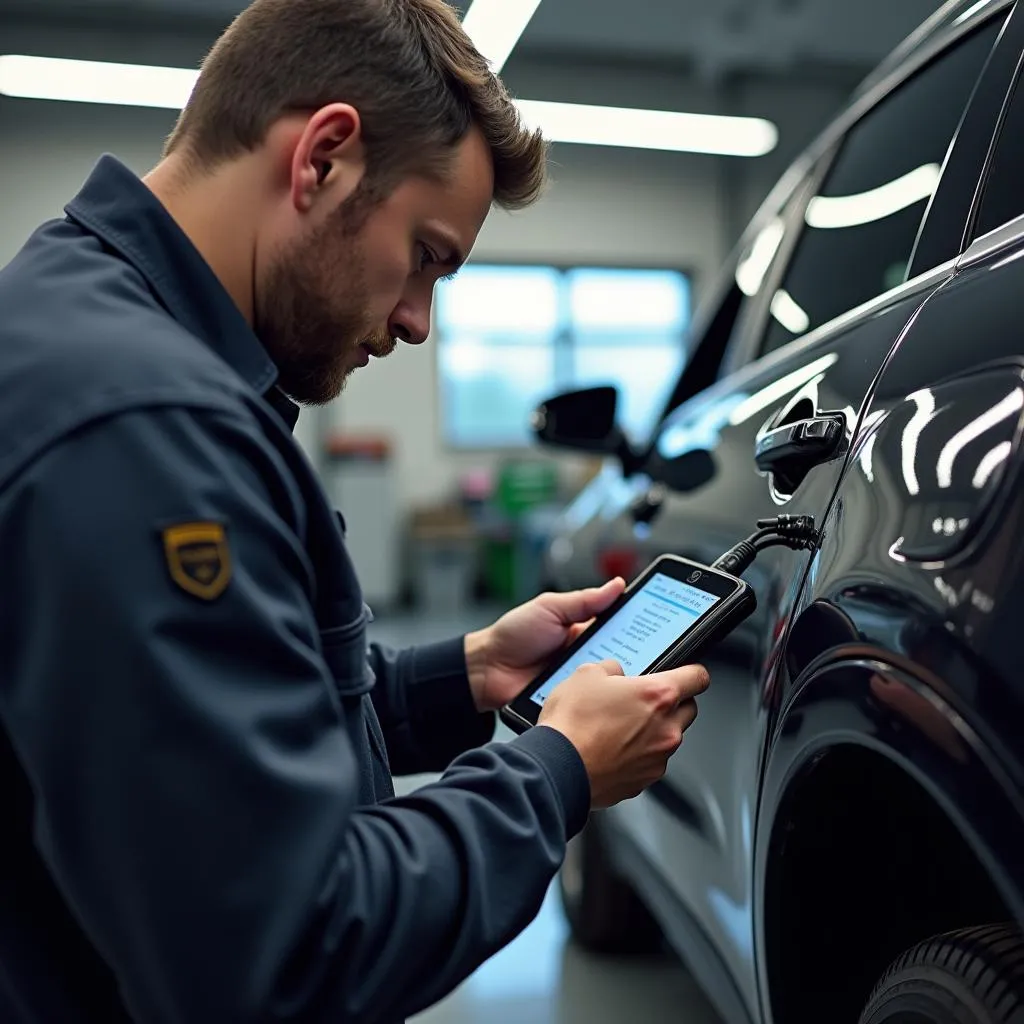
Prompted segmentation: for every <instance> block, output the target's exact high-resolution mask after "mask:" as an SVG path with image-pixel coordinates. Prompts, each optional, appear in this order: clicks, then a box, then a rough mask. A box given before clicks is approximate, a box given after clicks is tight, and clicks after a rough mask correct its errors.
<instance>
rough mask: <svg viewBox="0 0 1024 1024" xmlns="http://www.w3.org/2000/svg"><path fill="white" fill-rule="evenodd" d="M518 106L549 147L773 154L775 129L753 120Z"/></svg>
mask: <svg viewBox="0 0 1024 1024" xmlns="http://www.w3.org/2000/svg"><path fill="white" fill-rule="evenodd" d="M518 105H519V109H520V111H521V112H522V115H523V120H525V121H526V122H527V123H528V124H529V125H531V126H533V127H536V128H540V129H542V130H543V132H544V134H545V135H546V136H547V137H548V138H549V139H551V140H552V141H553V142H570V143H579V144H582V145H589V146H624V147H626V148H627V149H662V150H670V151H673V152H677V153H712V154H715V155H719V156H764V154H765V153H770V152H771V151H772V150H773V149H774V148H775V145H776V143H777V142H778V138H779V133H778V129H776V127H775V125H773V124H772V123H771V122H770V121H764V120H761V119H760V118H756V117H726V116H722V115H718V114H683V113H679V112H678V111H671V110H633V109H628V108H624V107H592V106H587V105H586V104H581V103H549V102H546V101H544V100H519V101H518Z"/></svg>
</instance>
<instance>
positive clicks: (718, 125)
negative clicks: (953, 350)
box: [0, 0, 778, 156]
mask: <svg viewBox="0 0 1024 1024" xmlns="http://www.w3.org/2000/svg"><path fill="white" fill-rule="evenodd" d="M478 2H479V0H478ZM503 2H505V0H503ZM198 75H199V72H198V71H195V70H192V69H188V68H162V67H152V66H150V65H146V64H104V63H99V62H97V61H85V60H65V59H63V58H56V57H25V56H15V55H8V56H0V94H3V95H7V96H18V97H23V98H26V99H45V100H63V101H67V102H79V103H111V104H115V105H119V106H135V107H162V108H167V109H169V110H180V109H181V108H182V107H183V106H184V105H185V103H186V101H187V100H188V97H189V95H190V93H191V92H192V89H193V87H194V86H195V82H196V78H197V77H198ZM518 106H519V108H520V110H521V112H522V115H523V119H524V121H526V122H527V124H529V125H531V126H533V127H539V128H541V129H542V130H543V132H544V134H545V135H546V136H547V138H549V139H550V140H551V141H552V142H569V143H581V144H585V145H591V146H622V147H625V148H627V149H662V150H671V151H675V152H684V153H714V154H719V155H723V156H762V155H764V154H765V153H768V152H770V151H771V150H772V149H774V148H775V144H776V142H777V141H778V131H777V129H776V128H775V125H773V124H772V123H771V122H769V121H763V120H761V119H759V118H752V117H721V116H717V115H712V114H682V113H678V112H674V111H668V110H630V109H627V108H622V107H593V106H586V105H582V104H573V103H548V102H545V101H543V100H520V101H519V102H518Z"/></svg>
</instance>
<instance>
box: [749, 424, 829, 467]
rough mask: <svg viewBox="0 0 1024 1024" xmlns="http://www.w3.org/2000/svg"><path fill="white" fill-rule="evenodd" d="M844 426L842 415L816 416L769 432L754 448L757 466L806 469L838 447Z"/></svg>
mask: <svg viewBox="0 0 1024 1024" xmlns="http://www.w3.org/2000/svg"><path fill="white" fill-rule="evenodd" d="M844 426H845V421H844V419H843V417H841V416H814V417H812V418H811V419H807V420H797V421H796V422H794V423H787V424H785V425H784V426H781V427H776V428H775V429H774V430H769V431H766V432H765V433H764V434H762V435H761V437H759V438H758V440H757V444H756V446H755V449H754V461H755V462H756V463H757V468H758V469H760V470H761V471H762V472H765V473H777V472H778V471H779V470H780V469H785V470H791V469H797V468H800V469H807V468H810V467H811V466H814V465H816V464H817V463H819V462H825V461H827V460H828V459H829V458H831V457H832V455H833V454H834V452H835V451H836V449H837V448H838V447H839V443H840V441H842V439H843V429H844Z"/></svg>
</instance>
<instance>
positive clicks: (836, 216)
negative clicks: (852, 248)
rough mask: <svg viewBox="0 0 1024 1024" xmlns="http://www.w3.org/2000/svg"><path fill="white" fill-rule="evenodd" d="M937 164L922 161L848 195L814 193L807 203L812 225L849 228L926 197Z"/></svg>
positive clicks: (931, 188)
mask: <svg viewBox="0 0 1024 1024" xmlns="http://www.w3.org/2000/svg"><path fill="white" fill-rule="evenodd" d="M939 170H940V168H939V165H938V164H923V165H922V166H921V167H918V168H916V169H915V170H913V171H909V172H908V173H907V174H904V175H903V176H902V177H901V178H896V179H895V180H893V181H890V182H887V183H886V184H884V185H879V186H878V188H873V189H871V191H870V192H859V193H857V194H856V195H852V196H815V197H814V198H813V199H812V200H811V201H810V202H809V203H808V204H807V214H806V219H807V223H808V224H810V226H811V227H812V228H852V227H857V226H858V225H860V224H870V223H872V222H873V221H876V220H883V219H884V218H886V217H891V216H892V215H893V214H894V213H899V212H900V210H905V209H906V208H907V207H908V206H913V205H914V203H919V202H920V201H921V200H922V199H930V198H931V197H932V194H933V193H934V192H935V189H936V188H937V187H938V184H939Z"/></svg>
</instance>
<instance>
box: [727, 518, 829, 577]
mask: <svg viewBox="0 0 1024 1024" xmlns="http://www.w3.org/2000/svg"><path fill="white" fill-rule="evenodd" d="M820 539H821V538H820V537H819V535H818V531H817V530H816V529H815V528H814V517H813V516H776V517H775V518H774V519H759V520H758V521H757V533H753V534H751V535H750V536H749V537H748V538H747V539H746V540H741V541H740V542H739V544H737V545H736V546H735V547H733V548H730V549H729V550H728V551H726V553H725V554H724V555H722V556H721V557H720V558H717V559H716V560H715V561H714V562H713V563H712V565H711V568H712V569H721V570H722V572H727V573H729V575H730V576H742V575H743V573H745V572H746V571H747V569H749V568H750V566H751V564H752V563H753V561H754V559H755V558H757V555H758V553H759V552H761V551H764V549H765V548H771V547H787V548H790V549H792V550H793V551H813V550H814V549H815V548H816V547H817V546H818V542H819V540H820Z"/></svg>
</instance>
